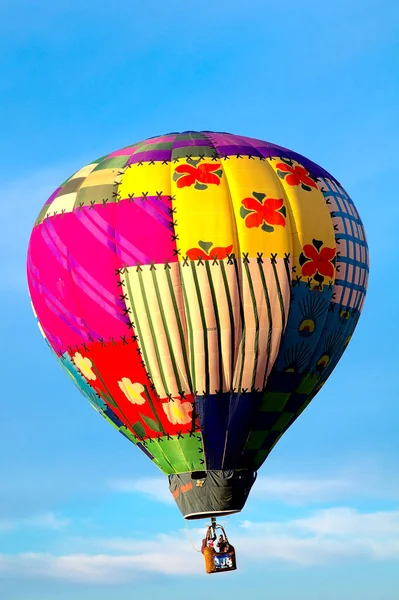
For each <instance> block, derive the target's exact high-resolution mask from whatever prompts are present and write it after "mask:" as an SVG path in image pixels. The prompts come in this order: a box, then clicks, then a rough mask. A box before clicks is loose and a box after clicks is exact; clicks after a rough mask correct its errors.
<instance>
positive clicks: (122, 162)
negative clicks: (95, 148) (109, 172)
mask: <svg viewBox="0 0 399 600" xmlns="http://www.w3.org/2000/svg"><path fill="white" fill-rule="evenodd" d="M129 158H130V157H129V156H126V155H124V156H111V158H106V159H105V160H102V161H101V162H100V164H98V165H97V166H96V168H95V169H93V172H94V171H102V170H103V169H113V168H117V167H125V166H126V163H127V161H128V160H129Z"/></svg>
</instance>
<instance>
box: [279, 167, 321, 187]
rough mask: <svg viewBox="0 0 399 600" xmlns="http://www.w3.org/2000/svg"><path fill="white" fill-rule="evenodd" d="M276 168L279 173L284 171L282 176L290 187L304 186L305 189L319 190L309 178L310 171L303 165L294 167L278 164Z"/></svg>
mask: <svg viewBox="0 0 399 600" xmlns="http://www.w3.org/2000/svg"><path fill="white" fill-rule="evenodd" d="M276 168H277V170H278V171H282V176H283V177H284V178H285V181H286V182H287V183H288V185H292V186H294V185H302V186H303V187H304V188H305V189H306V188H316V189H317V184H316V183H315V182H314V181H313V179H311V178H310V177H309V171H307V170H306V169H305V168H304V167H302V166H301V165H295V166H294V167H293V166H291V165H288V164H287V163H278V165H276Z"/></svg>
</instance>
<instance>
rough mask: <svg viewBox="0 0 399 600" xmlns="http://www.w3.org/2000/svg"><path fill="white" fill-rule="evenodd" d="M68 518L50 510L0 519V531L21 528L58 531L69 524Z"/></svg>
mask: <svg viewBox="0 0 399 600" xmlns="http://www.w3.org/2000/svg"><path fill="white" fill-rule="evenodd" d="M69 523H70V521H69V519H65V518H61V517H57V515H55V514H54V513H52V512H47V513H42V514H39V515H35V516H32V517H26V518H21V519H0V533H6V532H8V531H17V530H21V529H51V530H54V531H59V530H61V529H64V528H65V527H67V526H68V525H69Z"/></svg>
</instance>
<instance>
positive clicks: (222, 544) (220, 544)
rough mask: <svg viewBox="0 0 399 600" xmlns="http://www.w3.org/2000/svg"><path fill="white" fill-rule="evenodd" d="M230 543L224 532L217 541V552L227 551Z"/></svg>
mask: <svg viewBox="0 0 399 600" xmlns="http://www.w3.org/2000/svg"><path fill="white" fill-rule="evenodd" d="M227 549H228V544H227V542H226V540H225V539H224V537H223V536H222V534H220V535H219V539H218V541H217V552H227Z"/></svg>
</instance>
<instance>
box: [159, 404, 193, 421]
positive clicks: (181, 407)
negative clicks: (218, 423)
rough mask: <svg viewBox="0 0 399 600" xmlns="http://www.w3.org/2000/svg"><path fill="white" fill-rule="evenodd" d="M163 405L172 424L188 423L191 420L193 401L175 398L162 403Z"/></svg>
mask: <svg viewBox="0 0 399 600" xmlns="http://www.w3.org/2000/svg"><path fill="white" fill-rule="evenodd" d="M162 407H163V409H164V411H165V414H166V416H167V417H168V419H169V421H170V423H172V425H178V424H179V425H186V424H187V423H190V422H191V415H190V413H191V412H192V410H193V407H192V404H191V402H182V401H181V400H180V399H179V398H174V399H173V400H172V401H171V402H165V404H162Z"/></svg>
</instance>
